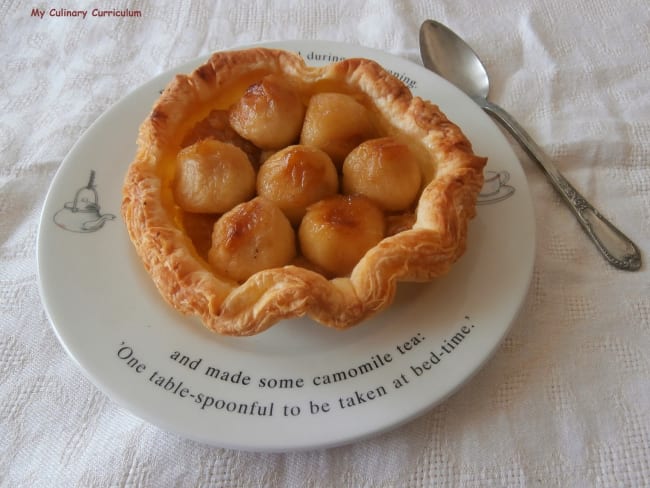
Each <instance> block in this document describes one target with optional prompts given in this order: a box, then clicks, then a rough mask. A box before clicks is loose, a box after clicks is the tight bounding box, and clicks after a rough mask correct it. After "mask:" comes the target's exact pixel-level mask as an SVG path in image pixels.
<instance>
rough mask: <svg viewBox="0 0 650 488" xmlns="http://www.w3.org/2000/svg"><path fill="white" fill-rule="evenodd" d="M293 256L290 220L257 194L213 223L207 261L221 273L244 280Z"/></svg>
mask: <svg viewBox="0 0 650 488" xmlns="http://www.w3.org/2000/svg"><path fill="white" fill-rule="evenodd" d="M295 256H296V243H295V233H294V230H293V228H292V227H291V224H290V223H289V220H288V219H287V218H286V217H285V215H284V214H283V213H282V211H281V210H280V209H279V208H278V207H276V206H275V205H274V204H273V203H272V202H271V201H269V200H267V199H266V198H262V197H256V198H254V199H252V200H250V201H248V202H244V203H240V204H239V205H237V206H236V207H235V208H233V209H232V210H230V211H229V212H227V213H225V214H224V215H222V216H221V218H220V219H219V220H218V221H217V222H216V223H215V224H214V230H213V231H212V247H211V248H210V251H209V252H208V262H209V263H210V264H211V265H212V267H213V268H214V269H215V270H216V271H217V272H218V273H220V274H221V275H222V276H226V277H228V278H231V279H233V280H235V281H238V282H243V281H245V280H246V279H247V278H249V277H250V276H251V275H253V274H254V273H257V272H258V271H262V270H265V269H270V268H277V267H280V266H284V265H286V264H289V263H290V262H291V260H292V259H293V258H294V257H295Z"/></svg>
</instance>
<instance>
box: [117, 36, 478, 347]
mask: <svg viewBox="0 0 650 488" xmlns="http://www.w3.org/2000/svg"><path fill="white" fill-rule="evenodd" d="M485 163H486V159H485V158H483V157H480V156H477V155H475V154H474V152H473V151H472V146H471V144H470V142H469V141H468V139H467V138H466V137H465V135H464V134H463V133H462V131H461V129H460V128H459V127H457V126H456V125H455V124H453V123H452V122H451V121H449V120H448V119H447V117H446V116H445V115H444V114H443V113H442V112H441V111H440V110H439V108H438V107H437V106H436V105H434V104H432V103H431V102H428V101H425V100H422V99H421V98H418V97H414V96H413V95H412V94H411V92H410V91H409V89H408V88H407V87H406V86H405V85H404V84H403V83H402V82H400V81H399V80H398V79H397V78H395V77H394V76H392V75H391V74H390V73H389V72H388V71H386V70H384V69H383V68H382V67H381V66H380V65H378V64H377V63H375V62H373V61H371V60H367V59H346V60H343V61H339V62H336V63H333V64H330V65H327V66H323V67H309V66H307V65H306V64H305V62H304V61H303V59H302V58H301V57H300V56H299V55H298V54H295V53H291V52H287V51H282V50H276V49H266V48H252V49H244V50H239V51H225V52H218V53H215V54H213V55H212V56H211V57H210V58H209V59H208V60H207V61H206V62H205V63H204V64H203V65H202V66H200V67H198V68H197V69H196V70H195V71H193V72H192V73H190V74H188V75H177V76H176V77H175V78H174V80H173V81H172V82H171V83H170V84H169V85H168V86H167V88H166V89H165V90H164V92H163V93H162V95H161V96H160V98H159V99H158V101H157V102H156V103H155V105H154V107H153V109H152V111H151V113H150V115H149V116H148V117H147V119H146V120H145V121H144V122H143V123H142V125H141V127H140V131H139V137H138V151H137V154H136V156H135V159H134V161H133V162H132V163H131V165H130V166H129V169H128V172H127V175H126V178H125V182H124V187H123V204H122V214H123V216H124V220H125V222H126V226H127V229H128V232H129V236H130V238H131V240H132V242H133V244H134V246H135V249H136V251H137V253H138V255H139V256H140V258H141V260H142V262H143V264H144V266H145V268H146V270H147V271H148V273H149V274H150V276H151V278H152V279H153V281H154V283H155V285H156V286H157V288H158V290H159V291H160V293H161V295H162V296H163V297H164V299H165V300H166V301H167V302H168V303H169V304H170V305H171V306H172V307H174V308H175V309H176V310H178V311H179V312H181V313H184V314H190V315H196V316H198V317H199V318H200V319H201V320H202V322H203V323H204V325H205V326H206V327H207V328H209V329H210V330H213V331H215V332H217V333H219V334H225V335H235V336H245V335H253V334H257V333H259V332H262V331H264V330H266V329H267V328H269V327H270V326H272V325H273V324H275V323H277V322H278V321H280V320H282V319H285V318H290V317H298V316H303V315H307V316H309V317H311V318H313V319H314V320H315V321H316V322H318V323H321V324H323V325H326V326H330V327H335V328H339V329H345V328H348V327H350V326H353V325H355V324H358V323H359V322H361V321H362V320H364V319H366V318H367V317H369V316H371V315H373V314H375V313H377V312H378V311H380V310H382V309H384V308H385V307H387V306H388V305H390V303H391V302H392V300H393V297H394V294H395V289H396V286H397V283H398V282H400V281H427V280H431V279H433V278H435V277H438V276H441V275H444V274H445V273H446V272H447V271H448V270H449V269H450V267H451V266H452V265H453V263H454V262H455V261H457V260H458V258H459V257H460V256H461V255H462V254H463V252H464V250H465V246H466V242H467V226H468V221H469V220H470V219H471V218H472V217H474V215H475V207H476V198H477V195H478V193H479V190H480V188H481V186H482V183H483V167H484V165H485Z"/></svg>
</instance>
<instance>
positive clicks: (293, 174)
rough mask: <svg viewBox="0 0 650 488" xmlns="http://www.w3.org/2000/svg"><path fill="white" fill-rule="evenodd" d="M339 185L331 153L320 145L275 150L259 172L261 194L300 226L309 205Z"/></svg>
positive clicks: (334, 190) (259, 190)
mask: <svg viewBox="0 0 650 488" xmlns="http://www.w3.org/2000/svg"><path fill="white" fill-rule="evenodd" d="M338 185H339V183H338V175H337V173H336V167H335V166H334V163H332V160H331V159H330V157H329V156H328V155H327V154H326V153H325V152H323V151H321V150H320V149H317V148H315V147H311V146H303V145H294V146H289V147H286V148H284V149H282V150H280V151H278V152H277V153H275V154H273V155H272V156H270V157H269V158H268V159H267V160H266V161H265V162H264V164H262V166H261V167H260V170H259V172H258V175H257V194H258V195H260V196H262V197H265V198H268V199H269V200H271V201H272V202H274V203H275V204H276V205H277V206H278V207H280V209H281V210H282V211H283V212H284V214H285V215H286V216H287V217H288V218H289V220H290V221H291V223H292V224H293V225H296V226H297V225H298V224H299V223H300V219H302V217H303V216H304V215H305V211H306V209H307V207H308V206H309V205H311V204H312V203H315V202H317V201H318V200H321V199H322V198H325V197H328V196H331V195H334V194H335V193H336V192H337V190H338Z"/></svg>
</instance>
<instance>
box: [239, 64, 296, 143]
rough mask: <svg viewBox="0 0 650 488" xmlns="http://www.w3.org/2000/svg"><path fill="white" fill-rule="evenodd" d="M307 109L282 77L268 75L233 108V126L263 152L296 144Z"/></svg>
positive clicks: (250, 88) (251, 87) (253, 86)
mask: <svg viewBox="0 0 650 488" xmlns="http://www.w3.org/2000/svg"><path fill="white" fill-rule="evenodd" d="M304 116H305V106H304V105H303V104H302V101H301V100H300V98H299V97H298V95H297V94H296V93H294V92H293V91H292V90H291V89H290V88H289V87H288V86H287V85H286V84H285V83H284V82H283V81H282V80H281V79H280V78H278V77H275V76H272V75H269V76H265V77H264V78H262V80H261V81H260V82H259V83H255V84H254V85H251V86H250V87H249V88H248V89H247V90H246V92H245V93H244V95H243V96H242V97H241V98H240V99H239V101H238V102H237V103H236V104H235V105H234V106H233V107H232V108H231V109H230V117H229V120H230V125H231V126H232V128H233V129H235V131H237V133H238V134H239V135H240V136H242V137H243V138H245V139H248V140H249V141H251V142H252V143H253V144H255V145H256V146H258V147H260V148H262V149H279V148H282V147H285V146H288V145H289V144H293V143H294V142H297V140H298V137H299V136H300V129H301V128H302V122H303V119H304Z"/></svg>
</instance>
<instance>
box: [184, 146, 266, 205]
mask: <svg viewBox="0 0 650 488" xmlns="http://www.w3.org/2000/svg"><path fill="white" fill-rule="evenodd" d="M173 191H174V197H175V199H176V203H178V205H179V206H180V207H181V208H182V209H183V210H185V211H187V212H194V213H222V212H225V211H227V210H229V209H231V208H232V207H234V206H235V205H237V204H238V203H241V202H244V201H246V200H248V199H249V198H251V197H252V196H253V195H254V194H255V170H254V169H253V165H252V164H251V162H250V161H249V159H248V156H247V155H246V153H245V152H244V151H242V150H241V149H239V148H238V147H236V146H233V145H232V144H228V143H226V142H221V141H217V140H215V139H203V140H201V141H199V142H196V143H194V144H192V145H191V146H188V147H186V148H184V149H182V150H181V151H180V152H179V153H178V156H177V158H176V174H175V177H174V182H173Z"/></svg>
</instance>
